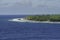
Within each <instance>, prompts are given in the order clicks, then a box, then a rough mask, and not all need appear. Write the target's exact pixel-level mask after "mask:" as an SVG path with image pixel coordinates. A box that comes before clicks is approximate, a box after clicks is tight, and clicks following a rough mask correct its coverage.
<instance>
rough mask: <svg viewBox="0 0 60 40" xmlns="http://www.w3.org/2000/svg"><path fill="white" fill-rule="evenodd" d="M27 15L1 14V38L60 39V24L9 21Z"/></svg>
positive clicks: (10, 39)
mask: <svg viewBox="0 0 60 40" xmlns="http://www.w3.org/2000/svg"><path fill="white" fill-rule="evenodd" d="M25 16H26V15H4V16H3V15H1V16H0V40H60V24H48V23H21V22H11V21H8V20H9V19H13V18H20V17H25Z"/></svg>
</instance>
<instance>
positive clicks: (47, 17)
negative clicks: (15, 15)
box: [25, 15, 60, 22]
mask: <svg viewBox="0 0 60 40" xmlns="http://www.w3.org/2000/svg"><path fill="white" fill-rule="evenodd" d="M25 19H27V20H34V21H51V22H60V15H31V16H27V17H26V18H25Z"/></svg>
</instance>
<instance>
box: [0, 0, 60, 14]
mask: <svg viewBox="0 0 60 40" xmlns="http://www.w3.org/2000/svg"><path fill="white" fill-rule="evenodd" d="M41 14H60V0H0V15H41Z"/></svg>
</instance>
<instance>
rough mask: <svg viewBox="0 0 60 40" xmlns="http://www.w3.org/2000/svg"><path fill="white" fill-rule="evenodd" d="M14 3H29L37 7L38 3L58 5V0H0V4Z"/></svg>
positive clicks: (59, 2)
mask: <svg viewBox="0 0 60 40" xmlns="http://www.w3.org/2000/svg"><path fill="white" fill-rule="evenodd" d="M16 3H20V4H22V5H23V4H24V5H28V4H31V5H32V6H33V7H37V6H39V5H45V6H52V7H54V6H56V7H58V6H59V4H60V0H0V6H13V5H14V4H16ZM59 7H60V6H59Z"/></svg>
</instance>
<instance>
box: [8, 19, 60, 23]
mask: <svg viewBox="0 0 60 40" xmlns="http://www.w3.org/2000/svg"><path fill="white" fill-rule="evenodd" d="M8 21H13V22H30V23H60V22H50V21H33V20H27V19H24V18H14V19H10V20H8Z"/></svg>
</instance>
